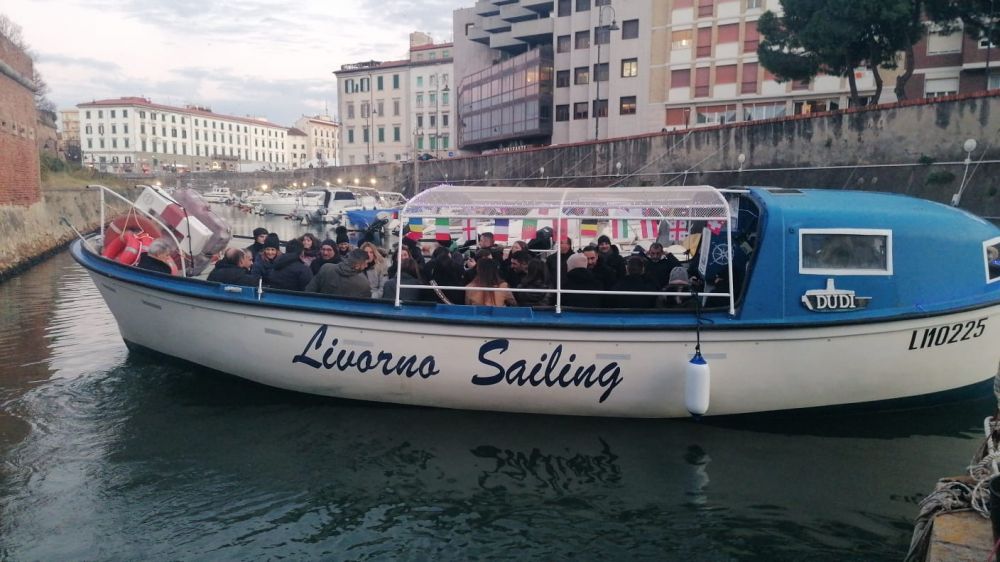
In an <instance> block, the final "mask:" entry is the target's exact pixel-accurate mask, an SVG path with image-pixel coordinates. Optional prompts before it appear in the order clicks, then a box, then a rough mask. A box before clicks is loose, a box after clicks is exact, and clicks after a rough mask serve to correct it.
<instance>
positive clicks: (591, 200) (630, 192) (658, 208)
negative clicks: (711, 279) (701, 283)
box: [395, 185, 736, 316]
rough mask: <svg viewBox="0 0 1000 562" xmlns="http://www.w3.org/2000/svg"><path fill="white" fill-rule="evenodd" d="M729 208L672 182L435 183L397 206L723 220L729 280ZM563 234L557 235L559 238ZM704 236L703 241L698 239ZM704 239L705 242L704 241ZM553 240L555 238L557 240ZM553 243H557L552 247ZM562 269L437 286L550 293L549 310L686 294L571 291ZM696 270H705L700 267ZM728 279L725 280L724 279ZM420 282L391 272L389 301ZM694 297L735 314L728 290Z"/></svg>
mask: <svg viewBox="0 0 1000 562" xmlns="http://www.w3.org/2000/svg"><path fill="white" fill-rule="evenodd" d="M731 212H732V209H731V208H730V206H729V202H728V201H727V200H726V197H725V195H723V193H722V192H721V191H720V190H718V189H716V188H714V187H711V186H677V187H660V188H656V187H652V188H648V187H647V188H613V189H601V188H523V187H509V188H504V187H493V186H491V187H472V186H449V185H440V186H437V187H433V188H431V189H428V190H425V191H422V192H420V193H418V194H416V195H414V196H413V198H412V199H410V200H409V201H407V203H406V205H404V206H403V208H402V209H401V210H400V213H399V220H400V224H405V223H406V221H407V219H408V218H415V219H420V220H421V221H423V220H428V219H429V220H436V219H438V218H447V219H457V220H477V219H478V220H483V219H486V220H490V219H492V220H496V219H508V220H510V219H514V220H524V219H534V220H551V221H555V222H554V224H555V225H561V224H563V223H564V222H568V221H573V222H575V223H578V222H579V221H582V220H655V221H662V220H696V221H697V220H704V221H708V220H714V221H719V222H722V223H725V230H726V254H727V260H726V269H727V279H729V280H732V279H733V250H732V248H733V239H732V234H733V233H732V219H731ZM563 236H565V235H564V234H560V237H563ZM703 240H704V239H703ZM709 242H710V240H709ZM558 243H559V241H558V240H557V241H556V244H558ZM557 247H558V246H557ZM397 252H398V255H397V263H401V262H402V259H403V244H400V245H399V248H398V249H397ZM562 269H563V268H562V267H556V268H555V270H556V278H555V287H554V288H552V289H541V288H537V289H536V288H528V289H519V288H514V287H508V288H499V287H477V286H472V287H468V286H466V287H456V286H449V287H444V286H438V287H436V288H438V289H447V290H460V291H487V292H494V291H509V292H512V293H514V292H525V293H550V294H555V296H556V298H555V312H556V314H560V313H562V295H563V294H589V295H626V296H629V295H631V296H690V295H691V294H692V292H691V291H684V292H665V291H656V292H639V291H635V292H633V291H610V290H592V291H587V290H575V289H564V288H563V287H562ZM701 273H702V274H704V273H705V271H701ZM730 282H731V281H730ZM421 288H426V286H424V285H411V284H404V283H403V282H402V268H401V267H399V268H397V271H396V295H395V305H396V306H397V307H399V306H401V304H402V300H401V298H400V291H401V290H402V289H421ZM696 294H698V295H700V296H705V295H711V296H712V297H726V298H728V300H729V314H730V315H731V316H733V315H735V314H736V302H735V297H734V293H733V291H732V289H731V288H730V289H729V291H728V292H726V293H714V292H713V293H696Z"/></svg>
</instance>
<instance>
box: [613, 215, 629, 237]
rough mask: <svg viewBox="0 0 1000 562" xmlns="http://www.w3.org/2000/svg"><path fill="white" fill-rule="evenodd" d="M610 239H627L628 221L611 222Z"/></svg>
mask: <svg viewBox="0 0 1000 562" xmlns="http://www.w3.org/2000/svg"><path fill="white" fill-rule="evenodd" d="M611 237H612V238H614V239H615V240H622V239H625V238H628V237H629V234H628V221H627V220H621V219H618V220H613V221H611Z"/></svg>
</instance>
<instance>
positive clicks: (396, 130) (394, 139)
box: [392, 125, 399, 142]
mask: <svg viewBox="0 0 1000 562" xmlns="http://www.w3.org/2000/svg"><path fill="white" fill-rule="evenodd" d="M392 142H399V125H395V126H393V128H392Z"/></svg>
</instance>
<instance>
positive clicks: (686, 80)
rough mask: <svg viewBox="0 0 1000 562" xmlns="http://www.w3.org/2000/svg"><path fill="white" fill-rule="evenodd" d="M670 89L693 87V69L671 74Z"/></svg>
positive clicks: (676, 71)
mask: <svg viewBox="0 0 1000 562" xmlns="http://www.w3.org/2000/svg"><path fill="white" fill-rule="evenodd" d="M670 87H671V88H689V87H691V69H689V68H685V69H683V70H674V71H671V72H670Z"/></svg>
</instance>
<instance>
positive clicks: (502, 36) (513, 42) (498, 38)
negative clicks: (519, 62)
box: [490, 31, 524, 51]
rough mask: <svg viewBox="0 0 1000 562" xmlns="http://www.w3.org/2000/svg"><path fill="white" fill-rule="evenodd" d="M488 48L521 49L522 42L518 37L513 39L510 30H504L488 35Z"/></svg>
mask: <svg viewBox="0 0 1000 562" xmlns="http://www.w3.org/2000/svg"><path fill="white" fill-rule="evenodd" d="M490 48H491V49H502V50H515V51H523V50H524V42H523V41H521V40H519V39H515V38H514V36H513V35H512V34H511V32H509V31H505V32H503V33H496V34H493V35H492V36H490Z"/></svg>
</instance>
